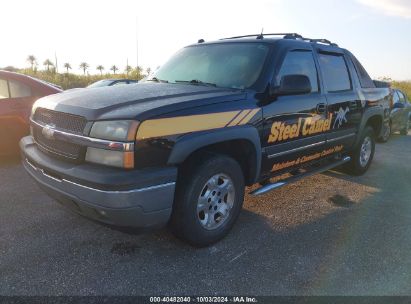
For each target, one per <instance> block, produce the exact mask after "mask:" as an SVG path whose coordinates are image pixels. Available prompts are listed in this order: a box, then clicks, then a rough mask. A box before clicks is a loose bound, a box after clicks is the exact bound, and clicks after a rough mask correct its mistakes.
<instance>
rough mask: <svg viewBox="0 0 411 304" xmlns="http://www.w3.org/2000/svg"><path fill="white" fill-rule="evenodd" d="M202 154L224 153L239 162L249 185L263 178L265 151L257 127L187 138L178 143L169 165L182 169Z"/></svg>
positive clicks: (228, 129) (224, 130)
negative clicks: (262, 164) (263, 151)
mask: <svg viewBox="0 0 411 304" xmlns="http://www.w3.org/2000/svg"><path fill="white" fill-rule="evenodd" d="M203 152H208V153H218V154H224V155H227V156H230V157H232V158H234V159H235V160H237V161H238V162H239V163H240V165H241V168H242V170H243V173H244V178H245V181H246V184H247V185H251V184H254V183H255V182H256V181H257V180H258V178H259V176H260V170H261V157H262V152H261V143H260V136H259V133H258V130H257V129H256V128H255V127H252V126H241V127H232V128H225V129H218V130H213V131H208V132H200V133H193V134H188V135H185V136H183V137H181V138H179V139H178V140H177V141H176V143H175V145H174V147H173V150H172V152H171V154H170V157H169V159H168V165H174V166H176V165H177V166H180V165H182V164H183V163H185V162H187V161H188V160H190V159H192V158H193V157H195V156H196V155H198V154H199V153H203Z"/></svg>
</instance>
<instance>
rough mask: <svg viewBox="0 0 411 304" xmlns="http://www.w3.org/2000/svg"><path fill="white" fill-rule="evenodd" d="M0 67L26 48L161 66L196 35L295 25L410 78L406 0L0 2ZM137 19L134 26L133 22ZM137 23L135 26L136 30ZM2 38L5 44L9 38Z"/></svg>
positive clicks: (379, 72)
mask: <svg viewBox="0 0 411 304" xmlns="http://www.w3.org/2000/svg"><path fill="white" fill-rule="evenodd" d="M2 13H3V14H2V18H0V27H1V28H2V29H7V30H5V31H3V32H2V47H1V48H0V67H1V66H7V65H15V66H18V67H23V66H27V65H28V64H27V62H26V58H27V55H29V54H33V55H35V56H36V57H37V58H38V61H39V68H43V67H42V62H43V61H44V60H45V59H46V58H50V59H52V60H53V61H54V54H55V53H56V54H57V57H58V61H59V68H60V69H62V64H63V63H64V62H69V63H71V65H72V67H73V70H72V72H76V73H80V72H81V70H80V69H79V67H78V66H79V64H80V62H82V61H86V62H88V63H89V64H90V73H95V72H96V69H95V68H96V66H97V65H99V64H102V65H103V66H105V67H106V70H108V69H109V67H110V66H112V65H113V64H115V65H117V66H119V67H121V68H124V66H125V65H126V62H127V59H128V62H129V64H130V65H133V66H134V65H135V64H136V61H137V58H136V57H137V56H136V53H137V51H136V49H137V47H136V33H137V32H138V37H139V39H138V46H139V47H138V61H139V65H142V66H143V67H145V68H147V67H151V68H155V67H157V66H158V65H161V64H162V63H163V62H164V61H165V60H166V59H167V58H168V57H169V56H170V55H171V54H172V53H174V52H175V51H177V50H178V49H179V48H181V47H183V46H185V45H187V44H191V43H193V42H196V41H197V40H198V39H199V38H203V39H205V40H215V39H218V38H221V37H227V36H232V35H241V34H250V33H258V32H260V31H261V28H264V32H266V33H268V32H284V31H286V32H297V33H300V34H302V35H304V36H307V37H312V38H327V39H330V40H332V41H334V42H336V43H338V44H339V45H340V46H342V47H345V48H347V49H349V50H350V51H352V52H353V53H354V54H355V55H356V56H357V57H358V58H359V59H360V61H361V62H362V63H363V65H364V66H365V67H366V69H367V70H368V71H369V73H370V74H371V76H372V77H374V78H377V77H382V76H388V77H391V78H393V79H398V80H404V79H408V80H411V33H410V30H411V0H346V1H341V0H310V1H304V0H262V1H258V0H254V1H250V0H237V1H234V0H208V1H201V2H199V1H193V0H191V1H189V0H174V1H167V0H157V1H136V0H119V1H109V0H100V1H98V2H97V1H86V0H71V1H53V0H37V1H29V0H14V1H8V2H5V3H3V4H2ZM137 24H138V26H137ZM137 28H138V30H137ZM6 42H7V43H6Z"/></svg>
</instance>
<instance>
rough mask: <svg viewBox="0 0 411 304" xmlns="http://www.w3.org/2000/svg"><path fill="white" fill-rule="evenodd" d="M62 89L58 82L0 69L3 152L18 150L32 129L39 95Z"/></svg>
mask: <svg viewBox="0 0 411 304" xmlns="http://www.w3.org/2000/svg"><path fill="white" fill-rule="evenodd" d="M60 92H62V89H61V88H59V87H58V86H54V85H52V84H49V83H47V82H44V81H41V80H38V79H35V78H33V77H30V76H27V75H22V74H18V73H13V72H7V71H1V70H0V155H10V154H13V153H17V151H18V142H19V140H20V139H21V138H22V137H23V136H26V135H27V134H28V133H29V117H30V113H31V107H32V106H33V103H34V102H35V101H36V100H37V99H38V98H40V97H43V96H47V95H51V94H56V93H60Z"/></svg>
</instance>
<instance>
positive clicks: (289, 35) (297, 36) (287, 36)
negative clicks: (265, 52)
mask: <svg viewBox="0 0 411 304" xmlns="http://www.w3.org/2000/svg"><path fill="white" fill-rule="evenodd" d="M265 36H283V39H294V40H297V39H299V40H303V41H308V42H312V43H322V44H329V45H331V46H338V44H336V43H333V42H331V41H330V40H327V39H312V38H306V37H303V36H302V35H300V34H297V33H269V34H263V33H261V34H252V35H243V36H234V37H228V38H222V39H220V40H228V39H237V38H248V37H256V39H264V37H265Z"/></svg>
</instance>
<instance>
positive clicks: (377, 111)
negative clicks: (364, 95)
mask: <svg viewBox="0 0 411 304" xmlns="http://www.w3.org/2000/svg"><path fill="white" fill-rule="evenodd" d="M373 116H380V117H381V122H382V126H381V130H380V134H377V137H379V136H381V135H383V132H384V125H386V124H388V123H389V117H386V115H385V111H384V108H383V107H372V108H366V109H365V111H364V113H363V115H362V118H361V123H360V128H359V129H358V130H359V132H358V135H357V139H356V141H355V145H354V146H357V145H358V144H359V141H360V138H361V132H362V130H364V128H365V126H366V124H367V122H368V120H369V119H370V118H371V117H373Z"/></svg>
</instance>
